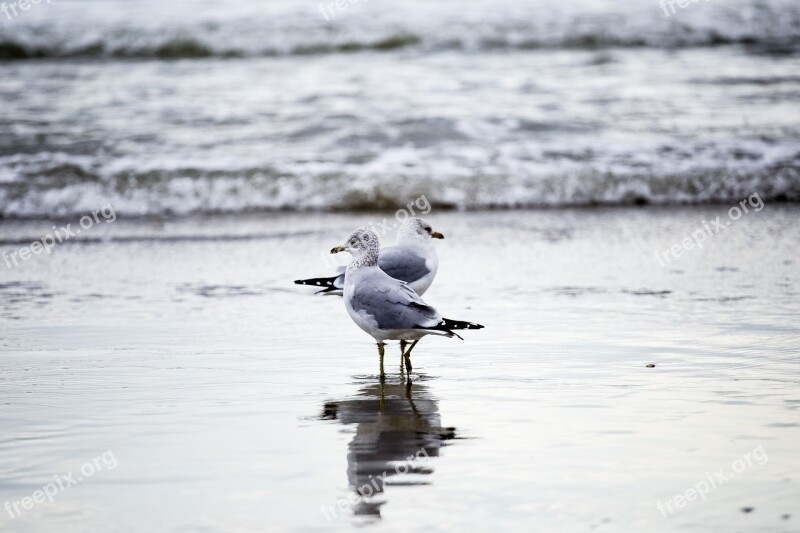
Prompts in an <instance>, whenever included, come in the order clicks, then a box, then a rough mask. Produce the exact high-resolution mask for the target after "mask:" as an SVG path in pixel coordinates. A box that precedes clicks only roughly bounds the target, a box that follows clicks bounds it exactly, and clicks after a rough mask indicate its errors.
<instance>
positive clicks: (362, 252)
mask: <svg viewBox="0 0 800 533" xmlns="http://www.w3.org/2000/svg"><path fill="white" fill-rule="evenodd" d="M380 249H381V243H380V241H379V240H378V235H377V234H376V233H375V232H374V231H372V230H371V229H367V228H358V229H357V230H355V231H354V232H353V233H351V234H350V236H349V237H348V238H347V240H346V241H345V242H344V245H342V246H335V247H334V248H333V249H331V253H332V254H336V253H339V252H349V253H350V255H352V256H353V257H354V258H360V257H365V256H370V257H371V256H374V259H375V263H376V264H377V262H378V252H380Z"/></svg>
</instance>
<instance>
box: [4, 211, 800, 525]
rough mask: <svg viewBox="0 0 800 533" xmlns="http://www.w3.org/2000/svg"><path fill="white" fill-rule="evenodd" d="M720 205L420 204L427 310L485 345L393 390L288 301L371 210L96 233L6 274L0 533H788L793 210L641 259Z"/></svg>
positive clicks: (39, 224)
mask: <svg viewBox="0 0 800 533" xmlns="http://www.w3.org/2000/svg"><path fill="white" fill-rule="evenodd" d="M728 207H729V206H725V205H720V206H702V207H694V208H674V209H673V208H642V209H636V208H629V209H560V210H544V211H503V212H472V213H461V212H446V211H436V210H434V212H432V213H430V214H429V215H428V216H427V219H428V220H429V221H430V222H431V223H432V225H433V226H434V228H435V229H436V230H439V231H441V232H442V233H444V234H445V236H446V239H445V240H444V241H442V242H437V243H436V244H437V247H438V248H437V249H438V251H439V255H440V268H439V274H438V277H437V280H436V281H435V282H434V285H433V286H432V287H431V289H430V290H429V292H428V293H427V294H426V295H425V300H426V301H427V302H429V303H430V304H432V305H434V306H436V307H437V308H439V309H440V310H442V312H443V313H444V314H445V316H451V317H453V318H459V319H467V320H472V321H476V322H480V323H482V324H485V325H486V329H484V330H481V331H475V332H466V333H465V338H466V340H465V341H463V342H462V341H459V340H457V339H443V338H426V339H424V340H423V341H422V342H420V344H419V345H418V346H417V348H416V349H415V351H414V356H413V360H414V372H413V373H412V376H411V377H412V380H411V383H410V384H409V383H408V381H407V380H406V379H405V376H401V375H400V373H399V351H398V349H397V347H396V346H395V345H392V346H390V347H389V348H388V350H387V354H388V355H387V370H390V373H389V376H388V378H387V383H386V384H385V385H383V386H381V384H380V383H379V381H378V379H377V371H378V365H377V355H376V350H375V347H374V345H373V342H372V340H371V339H370V338H369V337H368V336H366V335H365V334H364V333H363V332H362V331H361V330H359V329H358V328H356V326H355V325H354V324H352V322H351V321H350V319H349V318H348V317H347V315H346V313H345V311H344V307H343V304H342V301H341V299H340V298H339V297H321V296H314V295H313V294H312V293H313V290H311V289H310V288H308V287H299V286H295V285H293V284H292V280H294V279H297V278H299V277H311V276H318V275H325V274H326V273H327V272H328V270H329V269H330V268H331V267H330V265H329V264H328V263H327V261H328V258H327V257H326V254H325V252H327V251H328V250H330V248H331V247H332V246H333V245H335V244H339V243H340V242H341V241H342V240H343V238H344V237H345V236H346V235H347V234H348V232H349V231H350V230H352V229H353V228H354V227H355V226H357V225H360V224H379V223H380V221H381V219H382V218H383V217H385V216H387V217H391V213H386V214H385V213H360V214H271V215H240V216H230V217H223V216H220V217H204V218H184V219H177V220H170V219H164V220H160V221H154V220H144V219H129V218H128V219H126V218H123V217H119V218H118V219H117V220H116V221H115V222H114V223H112V224H105V223H101V224H97V225H96V226H95V227H93V228H91V229H90V230H87V231H86V232H85V233H84V234H82V235H81V236H79V237H77V238H75V239H73V240H70V241H69V242H66V243H63V244H61V245H58V246H56V247H54V249H53V250H52V254H50V255H46V254H39V255H35V256H32V257H31V258H30V259H28V260H26V261H25V262H24V263H22V264H20V265H19V266H16V267H14V268H12V269H8V268H6V267H5V265H3V264H2V263H0V267H1V268H0V298H2V302H3V306H2V308H0V331H1V332H2V335H1V336H0V405H2V411H0V412H1V413H2V415H0V416H2V422H1V423H2V428H3V431H2V436H1V437H0V472H1V473H2V474H0V475H1V476H2V477H0V479H1V480H2V482H1V483H0V505H3V504H5V503H6V502H9V503H10V505H11V509H12V510H11V511H10V512H9V511H8V509H0V529H2V530H3V531H20V532H27V531H53V530H59V531H96V530H112V529H114V530H127V531H197V530H201V529H204V530H206V531H256V530H257V531H264V530H268V531H271V530H280V531H321V530H326V531H327V530H335V531H345V530H351V529H354V527H356V526H360V525H367V526H372V527H378V526H379V527H380V528H381V530H382V531H408V530H409V529H414V530H418V529H422V528H426V529H428V530H433V531H444V530H453V529H455V528H469V529H473V530H480V531H487V530H496V529H500V528H502V529H508V530H513V531H530V530H532V529H533V530H551V531H552V530H559V531H586V530H590V529H591V530H599V531H636V530H639V531H673V530H678V529H684V530H698V529H702V530H704V531H706V530H712V531H735V530H738V531H794V530H797V529H798V525H797V524H798V520H800V508H798V506H797V502H798V501H800V488H798V482H799V481H800V477H799V476H800V458H798V454H797V449H798V444H799V443H800V423H798V410H799V409H800V388H798V381H799V379H798V375H800V373H798V370H800V362H799V360H798V355H800V321H799V320H798V318H800V302H799V300H798V296H799V295H800V294H799V291H798V282H800V279H799V278H800V268H798V263H797V250H798V247H800V231H798V227H800V226H799V225H798V223H799V222H800V213H799V212H798V210H797V208H796V207H795V206H793V205H779V204H774V205H773V204H767V205H766V206H765V208H764V209H763V210H762V211H760V212H757V213H756V212H751V213H749V214H747V215H745V216H743V217H741V218H740V219H739V220H736V221H731V222H730V224H729V225H728V226H726V229H724V230H721V231H720V232H719V233H718V234H714V235H712V236H709V237H708V239H707V240H706V242H704V244H703V248H702V249H699V248H697V247H694V248H693V249H691V250H683V251H682V252H681V256H680V257H673V256H671V259H670V262H669V263H668V264H666V266H662V263H664V260H663V257H664V256H663V254H662V256H661V258H662V259H661V261H659V259H658V257H657V255H656V254H657V253H660V252H663V251H664V250H669V249H671V247H673V246H675V245H677V244H679V243H681V242H682V240H683V239H684V238H687V237H689V236H690V235H691V234H692V232H693V231H696V230H697V229H698V228H702V227H703V220H706V221H711V220H713V219H715V217H717V216H722V217H723V220H726V219H727V209H728ZM66 222H75V221H69V220H67V221H65V223H66ZM53 224H56V222H53V221H4V222H1V223H0V236H2V238H1V239H0V241H1V242H2V244H0V252H4V251H5V252H10V251H12V250H16V249H18V248H20V247H21V246H22V244H21V243H24V242H30V241H31V240H33V239H36V238H39V237H40V236H41V235H43V234H44V233H46V232H47V231H49V230H50V228H51V226H52V225H53ZM58 224H61V222H58ZM650 365H654V366H650ZM107 452H111V455H106V456H105V457H106V458H107V459H108V458H109V457H112V456H113V459H114V460H113V461H105V462H104V461H103V460H102V459H101V460H100V461H98V462H95V463H94V466H93V467H92V468H84V470H85V472H84V473H83V474H85V473H87V472H89V471H90V470H91V473H90V474H89V475H83V474H82V473H81V469H82V468H83V467H84V466H85V464H86V463H89V464H92V461H93V460H94V459H97V458H102V457H103V454H104V453H107ZM409 458H410V459H409ZM743 465H744V466H743ZM69 473H74V474H75V479H77V478H81V480H80V481H79V482H77V483H76V484H74V485H73V486H70V487H66V488H65V489H64V490H61V489H59V490H58V492H57V493H56V494H55V495H54V496H53V497H52V501H50V500H49V499H48V500H45V501H43V502H40V503H34V504H33V505H31V508H30V509H23V503H22V501H23V498H26V497H31V498H33V495H34V494H35V493H36V491H38V490H39V489H43V487H45V486H47V485H48V484H50V483H52V482H54V480H56V479H57V478H59V479H60V477H61V476H65V475H67V474H69ZM720 473H721V474H722V477H720V476H719V475H718V474H720ZM54 476H56V477H55V478H54ZM375 479H380V481H375V482H373V480H375ZM369 486H371V487H373V489H374V491H373V493H372V495H371V496H369V497H366V498H362V497H361V496H359V494H358V492H359V491H360V493H361V494H365V493H366V492H370V491H369V490H368V489H366V488H365V487H369ZM692 490H694V493H692V492H691V491H692ZM698 491H699V492H702V497H700V495H699V494H698ZM340 502H343V503H340ZM15 503H17V508H18V509H19V510H20V511H21V512H20V513H17V514H16V515H15V513H14V507H13V506H14V504H15ZM12 516H13V517H12Z"/></svg>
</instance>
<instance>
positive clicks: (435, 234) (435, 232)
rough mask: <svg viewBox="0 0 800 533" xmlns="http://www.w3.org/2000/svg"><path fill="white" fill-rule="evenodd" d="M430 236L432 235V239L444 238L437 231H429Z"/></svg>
mask: <svg viewBox="0 0 800 533" xmlns="http://www.w3.org/2000/svg"><path fill="white" fill-rule="evenodd" d="M431 237H433V238H434V239H444V235H442V234H441V233H439V232H438V231H434V232H433V233H431Z"/></svg>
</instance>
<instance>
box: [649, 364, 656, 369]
mask: <svg viewBox="0 0 800 533" xmlns="http://www.w3.org/2000/svg"><path fill="white" fill-rule="evenodd" d="M655 367H656V365H655V363H647V368H655Z"/></svg>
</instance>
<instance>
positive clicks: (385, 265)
mask: <svg viewBox="0 0 800 533" xmlns="http://www.w3.org/2000/svg"><path fill="white" fill-rule="evenodd" d="M378 266H379V267H381V270H383V271H384V272H386V273H387V274H389V275H390V276H391V277H393V278H394V279H399V280H400V281H405V282H406V283H414V282H415V281H417V280H418V279H420V278H421V277H423V276H425V275H426V274H428V273H429V272H430V269H429V268H428V267H427V266H426V265H425V258H424V257H422V256H421V255H419V254H417V253H416V252H415V251H414V250H413V249H408V248H400V247H397V246H387V247H386V248H383V249H381V254H380V256H379V257H378Z"/></svg>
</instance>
